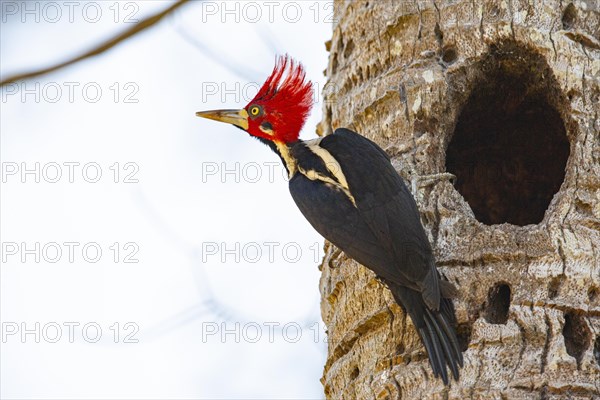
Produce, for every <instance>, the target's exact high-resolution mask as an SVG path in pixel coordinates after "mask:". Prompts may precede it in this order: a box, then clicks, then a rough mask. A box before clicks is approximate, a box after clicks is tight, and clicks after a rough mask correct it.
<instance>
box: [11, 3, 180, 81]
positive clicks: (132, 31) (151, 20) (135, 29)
mask: <svg viewBox="0 0 600 400" xmlns="http://www.w3.org/2000/svg"><path fill="white" fill-rule="evenodd" d="M187 1H188V0H179V1H177V2H176V3H174V4H173V5H171V6H170V7H168V8H166V9H165V10H163V11H161V12H159V13H158V14H155V15H152V16H150V17H148V18H146V19H144V20H142V21H140V22H138V23H137V24H135V25H134V26H132V27H131V28H129V29H127V30H126V31H124V32H122V33H120V34H118V35H117V36H115V37H113V38H111V39H109V40H107V41H106V42H104V43H101V44H100V45H99V46H97V47H94V48H93V49H91V50H89V51H86V52H85V53H83V54H81V55H79V56H77V57H74V58H72V59H70V60H67V61H64V62H61V63H59V64H56V65H53V66H51V67H47V68H43V69H39V70H34V71H30V72H25V73H21V74H15V75H13V76H9V77H8V78H6V79H4V80H2V81H0V87H2V86H5V85H8V84H9V83H13V82H16V81H21V80H25V79H31V78H34V77H36V76H40V75H45V74H48V73H50V72H54V71H56V70H59V69H61V68H65V67H67V66H69V65H72V64H75V63H78V62H79V61H81V60H85V59H86V58H90V57H94V56H97V55H98V54H102V53H104V52H105V51H107V50H109V49H111V48H113V47H115V46H116V45H118V44H119V43H121V42H123V41H125V40H127V39H129V38H130V37H132V36H134V35H136V34H138V33H140V32H141V31H143V30H144V29H146V28H149V27H151V26H152V25H154V24H156V23H157V22H158V21H160V20H161V19H163V18H164V17H165V16H167V15H168V14H170V13H171V12H173V11H174V10H175V9H177V8H179V7H180V6H182V5H183V4H185V3H186V2H187Z"/></svg>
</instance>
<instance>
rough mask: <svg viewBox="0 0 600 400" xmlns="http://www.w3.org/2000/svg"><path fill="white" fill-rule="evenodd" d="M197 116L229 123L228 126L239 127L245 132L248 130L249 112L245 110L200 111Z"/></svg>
mask: <svg viewBox="0 0 600 400" xmlns="http://www.w3.org/2000/svg"><path fill="white" fill-rule="evenodd" d="M196 116H197V117H202V118H208V119H213V120H215V121H220V122H227V123H228V124H232V125H235V126H238V127H240V128H242V129H243V130H247V129H248V112H247V111H246V110H244V109H241V110H211V111H198V112H197V113H196Z"/></svg>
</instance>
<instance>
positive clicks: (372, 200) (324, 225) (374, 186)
mask: <svg viewBox="0 0 600 400" xmlns="http://www.w3.org/2000/svg"><path fill="white" fill-rule="evenodd" d="M319 145H320V147H322V148H323V149H325V150H327V151H328V152H329V153H330V154H331V155H332V156H333V157H334V158H335V159H336V160H337V161H338V162H339V164H340V166H341V169H342V172H343V173H344V175H345V177H346V180H347V182H348V186H349V191H350V193H351V194H352V196H353V197H354V199H355V201H356V206H354V204H352V202H351V201H350V200H349V198H348V197H347V196H346V195H345V194H344V193H343V192H342V191H340V190H337V189H335V188H334V187H332V186H331V185H326V184H323V182H320V181H312V180H310V179H308V178H306V177H305V176H304V175H302V174H296V175H295V176H294V177H293V178H292V179H291V180H290V192H291V194H292V197H293V198H294V201H295V202H296V204H297V205H298V207H299V208H300V210H301V211H302V213H303V214H304V216H305V217H306V219H307V220H308V221H309V222H310V223H311V224H312V225H313V227H314V228H315V229H316V230H317V231H318V232H319V233H320V234H321V235H323V236H324V237H325V238H327V239H328V240H329V241H331V242H332V243H333V244H335V245H336V246H337V247H339V248H340V249H342V250H343V251H344V252H345V253H346V254H348V255H349V256H350V257H352V258H354V259H355V260H357V261H358V262H360V263H361V264H363V265H365V266H367V267H369V268H370V269H372V270H373V271H374V272H375V273H376V274H377V275H378V276H379V277H381V278H383V279H384V280H386V281H388V282H390V283H393V284H395V285H399V286H405V287H408V288H411V289H414V290H418V291H419V292H421V293H422V295H423V298H424V300H425V301H426V303H427V304H428V306H430V307H431V308H432V309H434V310H436V309H437V308H438V306H439V299H440V297H439V287H438V276H437V270H436V269H435V264H434V261H433V256H432V252H431V247H430V245H429V241H428V239H427V236H426V234H425V231H424V230H423V227H422V225H421V221H420V219H419V212H418V210H417V206H416V204H415V201H414V199H413V197H412V195H411V193H410V192H409V191H408V189H407V188H406V185H405V184H404V182H403V181H402V178H401V177H400V176H399V175H398V173H397V172H396V170H395V169H394V167H393V166H392V165H391V163H390V160H389V157H388V156H387V154H386V153H385V151H384V150H382V149H381V148H380V147H379V146H377V144H375V143H373V142H372V141H370V140H369V139H367V138H365V137H363V136H360V135H358V134H356V133H354V132H352V131H350V130H348V129H337V130H336V131H335V133H334V134H333V135H330V136H326V137H325V138H323V139H322V140H321V141H320V144H319Z"/></svg>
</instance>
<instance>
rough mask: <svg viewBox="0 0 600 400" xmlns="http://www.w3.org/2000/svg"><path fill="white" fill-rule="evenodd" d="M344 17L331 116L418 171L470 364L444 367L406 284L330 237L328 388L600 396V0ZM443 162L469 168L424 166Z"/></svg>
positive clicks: (405, 8) (359, 9)
mask: <svg viewBox="0 0 600 400" xmlns="http://www.w3.org/2000/svg"><path fill="white" fill-rule="evenodd" d="M335 16H336V23H335V26H334V31H333V38H332V41H331V43H328V45H329V46H330V47H329V49H330V52H331V54H330V58H329V66H328V68H327V76H328V78H329V83H328V85H327V86H326V87H325V89H324V94H325V105H324V119H323V121H322V122H321V125H320V126H319V130H320V133H322V134H329V133H331V131H332V130H334V129H336V128H338V127H348V128H351V129H354V130H355V131H357V132H359V133H361V134H362V135H364V136H366V137H368V138H370V139H372V140H374V141H376V142H377V143H379V144H380V145H381V146H382V147H383V148H384V149H386V150H387V152H388V153H389V154H390V156H391V157H392V160H393V164H394V165H395V166H396V168H397V170H398V171H399V172H400V174H401V175H402V176H403V177H404V178H405V179H406V180H407V182H409V184H410V182H415V181H416V182H418V183H417V184H416V185H413V186H412V187H413V188H416V191H415V198H416V200H417V203H418V205H419V208H420V211H421V220H422V222H423V224H424V226H425V228H426V231H427V233H428V235H429V239H430V241H431V243H432V246H433V248H434V252H435V256H436V259H437V264H438V267H439V269H440V271H441V273H442V274H444V275H445V276H446V277H447V278H448V280H450V281H451V282H453V283H454V284H455V285H456V286H457V287H458V288H459V290H460V293H461V295H460V298H459V299H456V300H455V307H456V312H457V318H458V332H459V336H460V340H461V345H462V346H463V350H464V353H463V354H464V358H465V366H464V368H463V369H462V370H461V377H460V381H459V382H453V383H452V385H451V387H450V388H446V387H444V385H443V383H442V381H441V380H440V379H434V378H433V375H432V372H431V368H430V366H429V364H428V361H427V356H426V353H425V349H424V347H423V345H422V344H421V341H420V340H419V337H418V335H417V333H416V332H415V330H414V328H413V326H412V323H411V322H410V319H408V318H407V317H406V315H405V314H404V313H403V311H402V309H401V308H400V307H399V306H397V305H396V303H395V302H394V300H393V298H392V296H391V294H390V292H389V291H388V290H387V289H386V288H385V287H384V286H383V285H382V284H380V283H379V282H378V281H377V280H376V279H375V276H374V274H373V273H371V272H370V271H369V270H367V269H366V268H364V267H363V266H361V265H359V264H357V263H356V262H354V261H353V260H351V259H349V258H347V257H346V256H345V255H344V254H343V253H340V252H339V251H338V250H337V249H335V248H334V247H333V246H332V245H330V244H328V245H327V246H326V247H327V248H326V256H325V259H324V261H323V265H322V272H323V273H322V277H321V283H320V290H321V295H322V302H321V311H322V315H323V320H324V321H325V324H326V325H327V330H328V341H329V342H328V351H329V354H328V359H327V363H326V365H325V368H324V372H323V378H322V383H323V385H324V389H325V394H326V396H327V397H328V398H330V399H354V398H357V399H371V398H377V399H385V398H389V399H397V398H403V399H412V398H417V399H418V398H453V399H462V398H476V399H529V398H531V399H539V398H547V399H558V398H561V399H562V398H577V399H584V398H585V399H589V398H594V397H600V202H599V197H600V139H599V137H600V133H599V132H600V118H599V115H600V106H599V104H600V5H599V4H598V2H595V1H593V0H588V1H574V2H573V3H570V2H568V1H557V0H547V1H544V2H542V1H529V2H527V1H525V0H507V1H492V0H482V1H473V0H468V1H467V0H455V1H444V2H442V1H439V2H437V3H435V2H431V1H418V2H406V1H391V0H385V1H376V0H371V1H336V2H335ZM441 172H450V173H452V174H454V175H456V181H455V182H452V181H451V180H449V179H444V178H443V177H442V178H437V179H433V180H428V181H426V180H424V179H417V180H415V178H417V177H419V176H424V175H431V174H436V173H441ZM373 179H377V177H375V176H374V177H373Z"/></svg>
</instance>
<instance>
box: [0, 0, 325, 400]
mask: <svg viewBox="0 0 600 400" xmlns="http://www.w3.org/2000/svg"><path fill="white" fill-rule="evenodd" d="M67 3H69V2H62V1H57V2H52V4H54V5H51V6H48V4H50V3H47V2H29V3H24V2H21V1H16V2H12V1H4V0H3V1H2V2H0V6H1V10H0V11H1V15H0V17H1V18H2V24H1V32H0V33H1V35H0V59H1V64H0V74H1V76H2V77H7V76H8V75H10V74H12V73H15V72H21V71H25V70H28V69H30V68H37V67H41V66H46V65H48V64H50V63H52V62H56V61H59V60H63V59H64V58H65V57H68V56H69V55H74V54H77V53H78V52H79V51H81V50H82V49H88V48H89V47H90V46H92V45H93V44H96V43H98V42H99V41H101V40H103V39H105V38H107V37H109V36H111V35H113V34H114V33H116V32H119V31H121V30H123V29H126V28H127V27H129V26H130V24H129V23H126V22H124V20H125V19H126V17H127V16H128V15H130V14H132V13H133V15H132V17H133V18H137V19H140V18H143V17H144V16H145V15H148V14H151V13H153V12H155V11H156V10H159V9H162V8H164V7H165V6H166V5H168V3H167V2H158V1H146V2H144V1H138V2H119V3H117V2H110V1H107V2H95V3H94V2H91V4H90V3H89V2H73V3H69V4H67ZM70 4H72V5H70ZM25 7H27V8H25ZM69 7H71V8H69ZM98 10H100V14H99V15H98V14H96V12H97V11H98ZM70 11H71V13H72V14H71V15H69V12H70ZM117 11H118V15H117V14H116V12H117ZM57 12H59V14H57ZM331 12H332V6H331V3H329V2H317V1H305V2H302V1H298V2H270V3H269V4H266V3H261V2H233V1H231V2H227V3H223V2H205V3H201V2H193V3H192V4H188V5H186V6H184V7H183V8H181V9H180V10H178V11H177V12H176V13H175V14H174V15H172V16H170V17H168V18H167V19H165V20H164V21H162V22H161V23H160V24H159V25H157V26H155V27H153V28H151V29H150V30H148V31H146V32H144V33H142V34H140V35H138V36H136V37H135V38H133V39H131V40H129V41H127V42H126V43H125V44H122V45H120V46H118V47H116V48H114V49H112V50H110V51H109V52H107V53H105V54H104V55H101V56H99V57H95V58H93V59H90V60H86V61H84V62H82V63H79V64H77V65H76V66H73V67H70V68H66V69H64V70H62V71H60V72H57V73H53V74H50V75H46V76H43V77H41V78H37V79H33V80H31V81H27V82H26V83H24V85H25V86H20V85H19V86H15V85H11V86H8V87H6V88H4V89H3V90H2V91H1V92H0V95H1V96H2V98H1V101H0V107H1V109H0V112H1V116H0V131H1V141H0V157H1V161H2V164H1V165H2V173H3V175H2V189H1V191H0V201H1V203H0V212H1V218H0V219H1V226H0V234H1V236H2V237H1V242H2V267H1V270H0V274H1V275H0V278H1V281H0V296H1V305H0V311H1V315H0V320H1V322H2V334H3V335H2V340H1V341H0V346H1V352H0V353H1V356H0V367H1V371H0V378H1V382H0V388H1V390H0V396H1V397H2V398H7V399H9V398H28V399H29V398H79V399H86V398H88V399H98V398H222V399H229V398H245V399H257V398H290V399H291V398H293V399H309V398H322V397H323V394H322V386H321V384H320V382H319V378H320V377H321V373H322V368H323V364H324V361H325V351H326V350H325V335H324V333H323V332H324V327H323V323H322V322H321V320H320V312H319V301H320V300H319V292H318V280H319V271H318V269H317V266H318V263H319V261H320V259H321V256H322V245H323V240H322V238H321V237H320V236H319V235H318V234H317V233H316V232H314V230H313V229H312V228H311V227H310V225H309V224H308V222H306V221H305V220H304V218H303V217H302V215H301V214H300V212H299V211H298V210H297V209H296V206H295V205H294V203H293V201H292V199H291V197H290V196H289V192H288V189H287V183H286V181H285V179H284V178H283V168H282V167H281V166H280V165H279V163H278V161H279V160H278V158H277V156H276V155H275V154H273V153H271V152H270V150H269V149H268V148H267V147H265V146H263V145H262V144H260V143H259V142H257V141H256V140H254V139H252V138H250V137H249V136H248V135H247V134H245V133H244V132H242V131H240V130H239V129H236V128H234V127H231V126H227V125H224V124H219V123H216V122H213V121H208V120H202V119H199V118H197V117H195V116H194V113H195V112H196V111H200V110H205V109H214V108H240V107H242V106H244V105H245V104H246V103H247V101H248V100H249V98H248V96H249V97H252V95H253V94H254V93H255V91H256V86H257V84H260V83H262V81H263V80H264V79H265V78H266V76H267V75H268V74H269V73H270V72H271V70H272V68H273V63H274V60H275V55H276V54H283V53H288V54H290V55H291V56H292V57H294V58H296V59H297V60H300V61H302V63H303V64H304V65H305V67H306V69H307V74H308V77H309V78H310V79H311V80H313V81H314V82H316V83H317V88H322V87H323V83H324V77H323V73H322V71H323V70H324V69H325V66H326V64H327V53H326V51H325V46H324V42H325V41H326V40H328V39H329V37H330V35H331V29H332V24H331V22H329V17H330V15H331ZM115 18H116V19H117V22H115ZM36 19H37V20H36ZM93 21H96V22H93ZM252 81H253V82H254V84H250V85H248V84H249V82H250V83H251V82H252ZM70 88H72V89H70ZM84 88H85V90H84ZM98 89H99V90H100V91H101V94H98V95H97V90H98ZM70 90H72V92H71V93H70ZM70 97H71V98H70ZM132 100H133V101H137V102H130V101H132ZM321 107H322V103H321V102H320V101H318V102H317V104H316V106H315V108H314V109H313V112H312V115H311V118H310V120H309V121H308V123H307V125H306V127H305V129H304V132H303V134H302V137H304V138H309V137H314V136H315V134H314V130H315V125H316V123H317V122H318V121H319V120H320V118H321ZM36 163H37V164H36ZM65 163H67V164H65ZM68 163H78V164H68ZM115 163H118V164H115ZM128 163H129V164H128ZM275 163H277V164H275ZM36 165H39V175H40V176H39V182H36V181H35V180H36V176H35V174H34V173H30V174H26V175H24V176H23V175H22V172H23V171H22V170H23V168H27V169H35V168H36ZM69 165H72V168H73V172H74V174H73V177H72V180H73V182H70V179H69V172H70V170H69ZM275 165H276V166H275ZM84 166H86V169H85V172H84ZM236 168H237V172H235V171H236ZM227 170H233V171H234V172H231V173H226V171H227ZM97 171H100V172H101V174H102V175H101V177H100V178H99V180H98V182H96V183H91V182H88V181H87V180H94V178H95V175H96V172H97ZM116 171H118V172H119V173H118V175H117V174H116ZM57 172H60V173H61V174H62V176H61V177H60V178H57ZM270 173H273V174H274V176H269V174H270ZM257 174H260V175H258V176H257ZM53 180H57V182H55V183H53V182H51V181H53ZM115 180H116V181H117V183H115ZM132 180H133V181H134V182H126V181H132ZM136 180H137V183H136V182H135V181H136ZM65 242H67V243H68V242H73V243H75V244H73V245H65V244H64V243H65ZM36 243H38V244H39V251H36V250H35V246H36ZM115 243H117V245H115ZM86 245H87V246H86ZM69 246H72V248H73V249H74V253H73V258H74V259H73V262H70V260H69V248H70V247H69ZM84 246H86V249H87V253H86V254H83V250H82V249H83V248H84ZM96 248H100V249H101V251H102V254H101V256H100V257H99V260H98V261H97V262H91V261H92V260H93V258H94V257H95V249H96ZM25 249H34V250H33V251H32V252H31V253H30V254H28V253H27V252H24V251H23V250H25ZM116 249H119V250H118V252H117V250H116ZM226 249H229V250H231V251H230V252H227V251H224V250H226ZM270 249H272V254H270ZM57 250H60V251H62V255H61V256H60V257H59V256H58V254H57ZM298 250H299V251H300V254H298V253H297V251H298ZM132 253H135V254H133V255H132ZM36 256H39V257H40V260H39V262H36V260H35V257H36ZM127 256H131V258H132V259H133V260H138V262H137V263H128V262H125V258H126V257H127ZM23 257H24V258H25V260H24V261H23V259H22V258H23ZM85 257H87V260H86V258H85ZM115 257H116V261H117V262H115ZM236 258H239V259H236ZM54 259H57V261H56V262H51V261H53V260H54ZM128 322H131V323H132V324H130V325H125V324H126V323H128ZM36 323H39V329H38V333H39V336H40V337H39V343H36V337H35V336H36V335H35V333H29V334H26V335H25V336H24V337H23V336H22V333H23V332H22V330H23V328H26V329H29V330H31V331H32V332H35V331H36ZM69 323H73V325H72V326H73V328H72V329H73V333H74V336H73V340H72V343H71V340H70V338H69V325H68V324H69ZM115 323H118V327H117V325H115ZM236 323H238V325H236ZM76 324H79V325H76ZM86 324H90V325H88V327H89V329H88V330H87V331H86V332H87V334H84V332H83V330H82V328H83V326H84V325H86ZM285 324H288V325H285ZM97 326H99V327H100V328H101V329H102V333H101V335H98V336H99V337H98V342H96V343H89V342H88V341H87V340H90V341H91V340H92V339H94V337H95V336H96V330H95V327H97ZM270 326H275V328H274V329H273V330H272V331H271V332H270V328H269V327H270ZM283 326H286V329H282V327H283ZM57 327H59V329H60V330H61V333H62V336H61V337H60V338H58V339H55V337H56V332H57ZM136 327H137V328H139V330H138V331H136ZM225 329H227V331H225ZM298 329H299V330H298ZM15 330H16V332H14V331H15ZM13 332H14V333H13ZM115 332H119V337H118V338H117V340H116V341H117V343H115ZM227 332H229V333H227ZM129 333H134V334H133V336H132V338H133V339H137V340H138V343H125V341H126V339H125V338H126V336H127V334H129ZM259 333H260V336H258V334H259ZM298 334H300V337H297V336H298ZM86 339H87V340H86ZM53 341H56V343H52V342H53Z"/></svg>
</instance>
